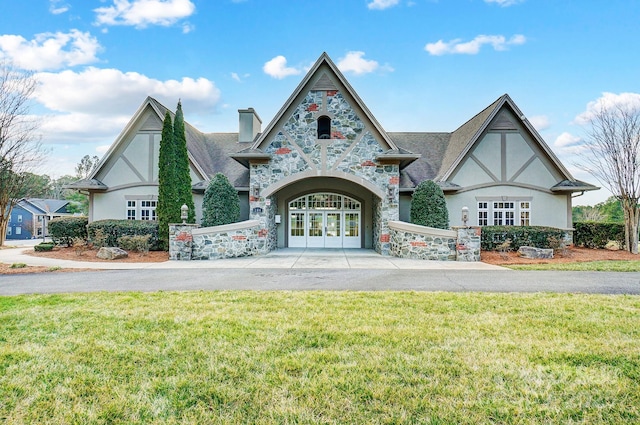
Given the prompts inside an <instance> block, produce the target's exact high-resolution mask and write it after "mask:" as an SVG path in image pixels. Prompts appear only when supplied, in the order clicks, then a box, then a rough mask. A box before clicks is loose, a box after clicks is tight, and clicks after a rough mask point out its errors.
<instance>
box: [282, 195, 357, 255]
mask: <svg viewBox="0 0 640 425" xmlns="http://www.w3.org/2000/svg"><path fill="white" fill-rule="evenodd" d="M361 210H362V204H361V203H360V202H359V201H358V200H356V199H354V198H351V197H349V196H346V195H342V194H339V193H332V192H316V193H309V194H306V195H304V196H300V197H298V198H296V199H293V200H292V201H290V202H289V203H288V205H287V212H288V235H287V245H288V246H289V247H291V248H361V247H362V214H361Z"/></svg>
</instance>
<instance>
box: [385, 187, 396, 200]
mask: <svg viewBox="0 0 640 425" xmlns="http://www.w3.org/2000/svg"><path fill="white" fill-rule="evenodd" d="M387 197H388V198H389V200H390V201H393V200H394V199H395V197H396V188H395V186H387Z"/></svg>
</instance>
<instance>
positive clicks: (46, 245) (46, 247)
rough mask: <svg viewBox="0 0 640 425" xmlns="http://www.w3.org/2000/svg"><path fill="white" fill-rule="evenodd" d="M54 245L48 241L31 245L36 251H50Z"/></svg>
mask: <svg viewBox="0 0 640 425" xmlns="http://www.w3.org/2000/svg"><path fill="white" fill-rule="evenodd" d="M54 246H55V245H54V244H53V243H50V242H42V243H39V244H38V245H36V246H34V247H33V250H34V251H36V252H44V251H52V250H53V247H54Z"/></svg>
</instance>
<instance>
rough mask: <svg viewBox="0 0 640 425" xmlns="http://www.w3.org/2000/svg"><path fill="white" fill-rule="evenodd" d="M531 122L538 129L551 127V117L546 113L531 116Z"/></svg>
mask: <svg viewBox="0 0 640 425" xmlns="http://www.w3.org/2000/svg"><path fill="white" fill-rule="evenodd" d="M529 122H530V123H531V125H533V126H534V127H535V129H536V130H538V131H542V130H546V129H547V128H549V127H550V126H551V122H550V121H549V117H547V116H546V115H536V116H534V117H531V118H529Z"/></svg>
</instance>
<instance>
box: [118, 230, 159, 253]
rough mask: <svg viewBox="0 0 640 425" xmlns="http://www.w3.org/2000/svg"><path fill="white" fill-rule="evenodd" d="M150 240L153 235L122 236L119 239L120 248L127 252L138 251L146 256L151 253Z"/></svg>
mask: <svg viewBox="0 0 640 425" xmlns="http://www.w3.org/2000/svg"><path fill="white" fill-rule="evenodd" d="M150 239H151V235H137V236H120V237H119V238H118V247H120V248H122V249H124V250H125V251H136V252H139V253H140V254H146V253H148V252H149V240H150Z"/></svg>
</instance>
